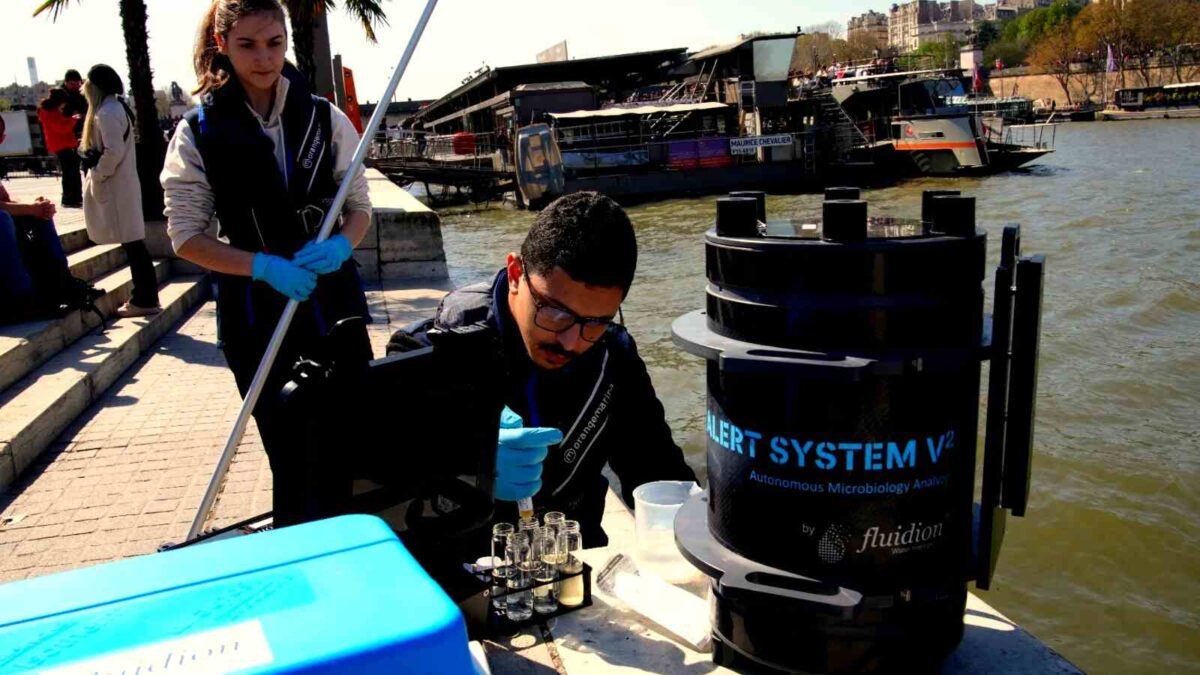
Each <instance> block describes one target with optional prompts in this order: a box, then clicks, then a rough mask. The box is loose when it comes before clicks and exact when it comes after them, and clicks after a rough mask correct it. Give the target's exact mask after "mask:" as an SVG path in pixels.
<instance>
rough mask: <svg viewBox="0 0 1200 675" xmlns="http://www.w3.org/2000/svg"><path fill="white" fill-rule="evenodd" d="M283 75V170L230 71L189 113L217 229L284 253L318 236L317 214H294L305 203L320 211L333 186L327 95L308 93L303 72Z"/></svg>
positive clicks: (242, 243) (247, 245) (248, 246)
mask: <svg viewBox="0 0 1200 675" xmlns="http://www.w3.org/2000/svg"><path fill="white" fill-rule="evenodd" d="M284 76H285V77H287V76H288V73H287V72H285V75H284ZM289 80H291V83H290V85H289V87H288V93H287V101H286V103H285V104H284V109H283V116H282V121H281V123H282V125H283V136H284V142H285V145H286V149H285V153H286V161H285V167H286V170H287V172H288V175H287V176H284V175H281V174H280V172H279V166H278V164H277V163H276V161H275V150H274V144H273V143H272V142H271V139H270V138H268V137H267V136H266V134H264V133H263V132H262V128H261V127H260V125H259V123H258V120H256V119H255V115H254V113H253V112H252V111H251V110H250V108H249V107H248V106H247V105H246V97H245V93H244V92H243V90H242V87H241V85H240V84H239V83H238V81H237V80H236V78H235V79H232V80H230V81H229V83H228V84H226V85H225V86H224V87H222V88H221V89H219V90H218V91H216V92H214V93H211V94H208V95H207V96H205V97H204V100H203V101H202V102H201V104H200V106H198V107H196V108H194V109H192V110H191V111H189V112H188V115H187V120H188V124H189V126H191V129H192V135H193V136H194V137H195V139H196V147H197V148H198V149H199V151H200V156H201V157H203V158H204V168H205V173H206V175H207V177H208V183H209V186H210V187H211V188H212V191H213V195H214V196H215V198H216V211H217V218H218V219H220V223H221V235H222V236H224V237H227V238H228V239H229V243H230V244H232V245H233V246H234V247H236V248H240V249H242V250H244V251H253V252H259V251H265V252H267V253H271V254H274V255H278V256H283V257H285V258H290V257H291V255H292V254H293V253H295V252H296V251H297V250H298V249H299V248H300V247H301V246H303V245H304V243H305V242H306V241H308V240H310V239H312V238H313V237H314V236H316V229H317V228H319V227H320V224H321V219H320V217H316V218H312V217H311V216H310V217H309V218H302V217H300V215H299V214H301V213H304V212H305V211H306V209H307V212H308V213H310V214H311V213H312V210H311V208H309V207H315V208H319V209H321V212H322V213H324V210H325V209H326V208H327V207H328V206H329V205H330V203H331V202H332V201H333V197H334V195H335V194H336V193H337V189H338V185H337V183H336V182H335V181H334V180H333V166H334V153H333V146H332V143H331V140H332V136H333V121H332V115H331V112H330V109H329V105H330V104H329V101H326V100H325V99H323V98H320V97H317V96H313V95H312V94H310V93H309V90H308V87H307V83H305V82H304V81H303V80H302V79H301V80H297V79H292V78H291V77H289ZM306 220H307V221H308V222H305V221H306Z"/></svg>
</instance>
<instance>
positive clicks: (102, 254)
mask: <svg viewBox="0 0 1200 675" xmlns="http://www.w3.org/2000/svg"><path fill="white" fill-rule="evenodd" d="M59 241H62V237H61V236H60V237H59ZM128 262H129V259H128V258H127V257H126V256H125V251H124V249H122V248H121V245H120V244H96V245H93V246H88V247H87V248H83V249H80V250H78V251H75V252H74V253H70V254H68V255H67V267H69V268H70V269H71V275H72V276H74V277H77V278H79V279H87V280H88V281H91V280H93V279H97V278H99V277H100V276H102V275H105V274H108V273H109V272H111V271H113V270H115V269H117V268H118V267H121V266H122V265H125V264H126V263H128Z"/></svg>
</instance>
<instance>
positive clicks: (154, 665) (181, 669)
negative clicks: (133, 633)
mask: <svg viewBox="0 0 1200 675" xmlns="http://www.w3.org/2000/svg"><path fill="white" fill-rule="evenodd" d="M274 660H275V655H274V654H272V653H271V645H270V644H269V643H268V642H267V636H266V634H265V633H263V629H262V623H260V622H259V621H258V620H257V619H255V620H254V621H246V622H243V623H238V624H234V625H232V626H224V627H222V628H215V629H213V630H207V631H204V632H202V633H194V634H192V635H188V636H187V637H182V638H175V639H171V640H163V641H161V642H155V643H153V644H149V645H141V646H139V647H132V648H130V649H124V650H121V651H119V652H113V653H110V654H104V655H103V656H97V657H95V658H91V659H87V660H86V661H76V662H74V663H69V664H67V665H65V666H59V667H57V668H51V669H50V670H43V671H41V672H42V675H93V673H136V672H142V673H147V672H149V673H160V672H168V673H228V672H233V671H237V670H245V669H247V668H254V667H257V666H265V665H267V664H269V663H271V662H272V661H274Z"/></svg>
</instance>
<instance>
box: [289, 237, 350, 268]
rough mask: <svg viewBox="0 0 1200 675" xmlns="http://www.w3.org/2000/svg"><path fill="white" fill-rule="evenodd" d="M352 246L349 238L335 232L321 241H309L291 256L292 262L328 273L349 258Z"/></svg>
mask: <svg viewBox="0 0 1200 675" xmlns="http://www.w3.org/2000/svg"><path fill="white" fill-rule="evenodd" d="M353 252H354V247H353V246H351V245H350V240H349V239H347V238H345V237H343V236H342V235H340V234H335V235H333V236H332V237H330V238H328V239H326V240H325V241H323V242H321V243H319V244H318V243H317V242H316V241H310V242H308V243H307V244H305V245H304V248H302V249H300V251H299V252H298V253H296V255H294V256H292V262H294V263H296V264H297V265H299V266H301V267H303V268H304V269H306V270H309V271H312V272H316V273H317V274H329V273H330V272H333V271H335V270H337V269H338V268H340V267H341V266H342V263H344V262H346V261H347V260H349V259H350V254H351V253H353Z"/></svg>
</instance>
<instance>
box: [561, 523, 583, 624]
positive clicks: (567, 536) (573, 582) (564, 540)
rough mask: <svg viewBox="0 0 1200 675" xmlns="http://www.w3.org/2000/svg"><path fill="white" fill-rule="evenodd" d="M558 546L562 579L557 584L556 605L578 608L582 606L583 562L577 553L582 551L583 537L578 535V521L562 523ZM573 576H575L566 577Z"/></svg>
mask: <svg viewBox="0 0 1200 675" xmlns="http://www.w3.org/2000/svg"><path fill="white" fill-rule="evenodd" d="M558 542H559V546H560V550H559V560H561V563H560V565H559V570H558V571H559V574H560V576H561V577H563V578H562V580H561V581H559V583H558V603H559V604H560V605H562V606H563V607H578V606H579V605H582V604H583V575H582V574H580V572H582V571H583V560H582V559H580V557H579V553H580V551H582V550H583V537H582V536H581V535H580V534H579V521H576V520H568V521H565V522H564V523H563V527H562V531H561V532H559V535H558ZM571 574H574V575H575V576H568V575H571Z"/></svg>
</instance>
